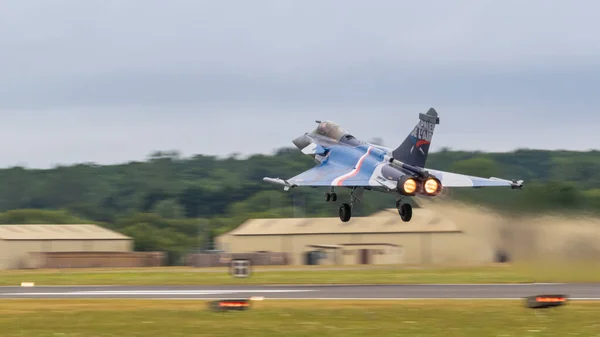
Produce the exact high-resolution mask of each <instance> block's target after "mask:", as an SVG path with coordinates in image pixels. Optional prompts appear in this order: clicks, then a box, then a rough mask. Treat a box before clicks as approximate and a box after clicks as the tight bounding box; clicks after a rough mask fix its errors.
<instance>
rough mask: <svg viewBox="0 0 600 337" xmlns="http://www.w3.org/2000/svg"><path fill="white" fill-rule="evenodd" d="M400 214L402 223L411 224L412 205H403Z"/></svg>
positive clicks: (399, 209) (399, 210)
mask: <svg viewBox="0 0 600 337" xmlns="http://www.w3.org/2000/svg"><path fill="white" fill-rule="evenodd" d="M398 213H399V214H400V218H401V219H402V221H404V222H409V221H410V219H412V206H411V205H410V204H402V205H400V208H398Z"/></svg>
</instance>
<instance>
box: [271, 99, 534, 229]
mask: <svg viewBox="0 0 600 337" xmlns="http://www.w3.org/2000/svg"><path fill="white" fill-rule="evenodd" d="M316 122H317V123H318V126H317V128H316V130H314V131H312V132H310V133H305V134H304V135H302V136H300V137H298V138H296V139H294V140H293V141H292V142H293V143H294V145H296V147H298V148H299V149H300V150H301V151H302V152H303V153H304V154H306V155H309V156H311V157H313V158H314V159H315V161H316V162H317V165H316V166H315V167H313V168H311V169H309V170H307V171H305V172H302V173H300V174H299V175H297V176H295V177H292V178H290V179H287V180H284V179H280V178H269V177H265V178H264V179H263V180H264V181H266V182H269V183H274V184H279V185H283V186H284V190H285V191H287V190H289V189H290V188H293V187H298V186H309V187H315V188H316V187H329V192H327V193H325V200H326V201H336V200H337V195H336V193H335V188H336V187H340V188H342V187H346V188H350V189H351V192H350V201H349V203H343V204H342V205H341V206H340V208H339V216H340V220H342V221H343V222H347V221H349V220H350V217H351V216H352V207H353V205H354V203H355V202H357V201H360V199H361V198H362V195H363V192H364V190H373V191H380V192H385V193H391V194H395V195H396V207H397V208H398V213H399V214H400V217H401V219H402V220H403V221H405V222H408V221H410V219H411V218H412V206H411V205H410V204H409V203H406V202H403V200H405V199H406V197H411V196H416V195H419V196H428V197H434V196H437V195H439V194H440V192H441V191H442V189H443V188H452V187H471V188H481V187H510V188H512V189H521V188H522V187H523V180H518V181H515V180H512V181H511V180H505V179H500V178H495V177H490V178H480V177H474V176H468V175H463V174H458V173H451V172H444V171H439V170H433V169H427V168H425V162H426V160H427V154H428V152H429V146H430V145H431V139H432V137H433V131H434V129H435V126H436V125H438V124H439V123H440V118H439V117H438V114H437V112H436V111H435V109H434V108H430V109H429V110H428V111H427V113H425V114H423V113H420V114H419V122H418V123H417V125H416V126H415V128H414V129H413V130H412V132H411V133H410V134H409V135H408V137H406V139H405V140H404V142H403V143H402V144H400V146H398V148H396V149H395V150H392V149H388V148H385V147H383V146H379V145H374V144H370V143H367V142H365V141H362V140H359V139H357V138H355V137H354V136H353V135H351V134H349V133H348V132H346V130H344V129H343V128H342V127H340V126H339V125H337V124H335V123H333V122H330V121H323V122H322V121H316Z"/></svg>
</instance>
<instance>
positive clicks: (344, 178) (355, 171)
mask: <svg viewBox="0 0 600 337" xmlns="http://www.w3.org/2000/svg"><path fill="white" fill-rule="evenodd" d="M371 149H372V147H370V146H369V149H368V150H367V153H365V154H364V155H363V156H362V158H360V160H359V161H358V163H357V164H356V168H355V169H354V170H353V171H350V174H348V173H346V174H347V175H345V176H344V177H343V178H341V179H340V180H338V182H337V184H336V185H337V186H342V184H343V183H344V180H346V179H348V178H350V177H354V176H355V175H357V174H358V172H359V171H360V168H361V167H362V164H363V162H364V161H365V159H366V158H367V157H368V156H369V153H370V152H371Z"/></svg>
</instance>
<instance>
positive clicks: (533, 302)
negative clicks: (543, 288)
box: [525, 295, 567, 309]
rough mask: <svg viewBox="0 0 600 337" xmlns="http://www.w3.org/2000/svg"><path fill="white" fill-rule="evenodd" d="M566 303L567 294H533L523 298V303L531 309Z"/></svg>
mask: <svg viewBox="0 0 600 337" xmlns="http://www.w3.org/2000/svg"><path fill="white" fill-rule="evenodd" d="M565 303H567V295H535V296H529V297H527V298H526V299H525V305H526V306H527V307H528V308H531V309H543V308H551V307H558V306H561V305H564V304H565Z"/></svg>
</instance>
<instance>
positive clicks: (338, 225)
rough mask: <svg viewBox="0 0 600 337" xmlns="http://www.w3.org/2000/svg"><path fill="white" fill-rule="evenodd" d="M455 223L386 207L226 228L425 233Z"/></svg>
mask: <svg viewBox="0 0 600 337" xmlns="http://www.w3.org/2000/svg"><path fill="white" fill-rule="evenodd" d="M457 231H459V229H458V228H457V227H456V224H455V223H454V222H453V221H451V220H449V219H444V218H442V217H440V216H438V215H437V214H436V213H434V212H433V211H431V210H427V209H423V208H415V209H413V218H412V220H411V221H410V222H402V220H401V219H400V216H399V215H398V211H397V210H396V209H395V208H394V209H392V210H385V211H382V212H379V213H376V214H374V215H372V216H368V217H353V218H352V219H351V220H350V221H349V222H342V221H341V220H340V219H339V218H337V217H336V218H292V219H251V220H248V221H246V222H245V223H243V224H242V225H240V226H239V227H238V228H236V229H234V230H233V231H231V232H229V233H228V234H230V235H286V234H287V235H291V234H327V233H335V234H354V233H409V232H411V233H415V232H417V233H427V232H457Z"/></svg>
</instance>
